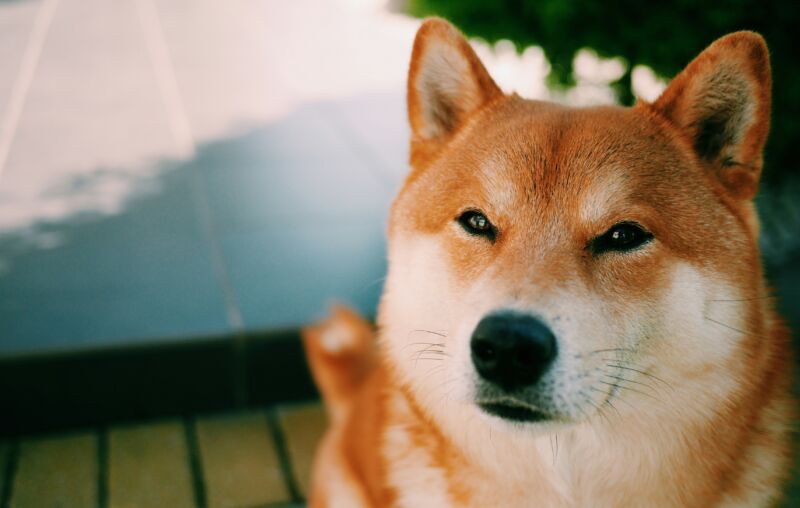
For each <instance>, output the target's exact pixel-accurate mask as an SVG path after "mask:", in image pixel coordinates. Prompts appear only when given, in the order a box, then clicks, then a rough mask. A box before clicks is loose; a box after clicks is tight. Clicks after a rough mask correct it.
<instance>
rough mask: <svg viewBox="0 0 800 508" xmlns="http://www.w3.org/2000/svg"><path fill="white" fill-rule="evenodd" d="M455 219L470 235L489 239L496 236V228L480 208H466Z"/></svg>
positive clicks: (492, 239)
mask: <svg viewBox="0 0 800 508" xmlns="http://www.w3.org/2000/svg"><path fill="white" fill-rule="evenodd" d="M457 221H458V223H459V224H460V225H461V227H462V228H464V231H466V232H467V233H469V234H471V235H475V236H483V237H485V238H488V239H489V240H491V241H494V239H495V237H496V236H497V229H495V227H494V225H493V224H492V223H491V222H490V221H489V219H488V217H486V215H484V213H483V212H481V211H480V210H467V211H466V212H464V213H462V214H461V216H460V217H459V218H458V219H457Z"/></svg>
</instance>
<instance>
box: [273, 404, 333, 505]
mask: <svg viewBox="0 0 800 508" xmlns="http://www.w3.org/2000/svg"><path fill="white" fill-rule="evenodd" d="M278 419H279V421H280V424H281V428H282V430H283V436H284V439H285V441H286V449H287V451H288V452H289V461H290V464H291V467H292V474H293V475H294V479H295V480H296V481H297V488H298V489H299V490H300V493H301V494H302V495H303V497H306V496H307V495H308V492H309V481H310V480H311V465H312V462H313V460H314V452H315V451H316V449H317V446H318V445H319V442H320V439H321V438H322V434H323V432H324V431H325V428H326V427H327V424H328V422H327V417H326V416H325V410H324V408H323V407H322V406H321V405H319V404H314V405H304V406H293V407H291V406H290V407H284V408H281V409H280V410H279V411H278Z"/></svg>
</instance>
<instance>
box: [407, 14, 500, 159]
mask: <svg viewBox="0 0 800 508" xmlns="http://www.w3.org/2000/svg"><path fill="white" fill-rule="evenodd" d="M502 95H503V94H502V92H501V91H500V88H499V87H498V86H497V85H496V84H495V82H494V81H493V80H492V78H491V76H489V73H488V72H487V71H486V68H485V67H484V66H483V64H482V63H481V61H480V59H479V58H478V56H477V55H476V54H475V51H474V50H473V49H472V47H471V46H470V45H469V43H468V42H467V40H466V39H464V37H463V36H462V35H461V34H460V33H459V31H458V30H457V29H456V28H455V27H453V25H451V24H450V23H448V22H447V21H445V20H443V19H439V18H430V19H427V20H425V22H424V23H423V24H422V26H421V27H420V29H419V31H417V36H416V39H415V40H414V50H413V52H412V55H411V65H410V68H409V73H408V118H409V122H410V123H411V135H412V137H411V164H412V166H415V167H417V166H420V165H422V164H423V162H424V160H425V159H428V158H430V157H431V156H432V155H433V154H434V153H436V152H437V151H438V150H439V149H440V148H441V146H442V145H443V144H444V143H445V142H446V141H447V140H448V139H449V138H450V137H451V136H452V135H453V134H454V133H455V132H456V131H457V130H458V129H459V128H460V127H461V126H462V125H463V124H464V123H465V122H466V120H467V119H468V118H469V117H470V116H471V115H472V114H474V113H475V112H477V111H478V110H479V109H481V108H482V107H483V106H484V105H486V104H487V103H489V102H491V101H492V100H494V99H495V98H497V97H501V96H502Z"/></svg>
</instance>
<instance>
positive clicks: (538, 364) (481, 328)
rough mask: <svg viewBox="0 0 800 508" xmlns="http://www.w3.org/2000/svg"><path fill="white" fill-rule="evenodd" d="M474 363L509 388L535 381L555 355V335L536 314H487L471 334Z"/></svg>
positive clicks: (487, 378)
mask: <svg viewBox="0 0 800 508" xmlns="http://www.w3.org/2000/svg"><path fill="white" fill-rule="evenodd" d="M471 349H472V363H473V364H475V369H477V371H478V373H479V374H480V375H481V377H483V378H484V379H485V380H487V381H490V382H492V383H495V384H497V385H499V386H500V387H502V388H503V389H505V390H507V391H512V390H514V389H517V388H522V387H525V386H530V385H532V384H534V383H536V382H537V381H538V380H539V378H540V377H542V375H543V374H544V373H545V371H547V369H548V367H550V364H551V363H552V362H553V360H554V359H555V357H556V353H557V346H556V338H555V336H554V335H553V332H551V331H550V328H548V327H547V325H545V324H544V323H542V322H541V321H540V320H538V319H536V318H535V317H533V316H526V315H524V314H517V313H511V312H503V313H497V314H491V315H489V316H486V317H485V318H483V319H482V320H481V322H480V323H478V326H477V327H476V328H475V331H474V332H473V333H472V342H471Z"/></svg>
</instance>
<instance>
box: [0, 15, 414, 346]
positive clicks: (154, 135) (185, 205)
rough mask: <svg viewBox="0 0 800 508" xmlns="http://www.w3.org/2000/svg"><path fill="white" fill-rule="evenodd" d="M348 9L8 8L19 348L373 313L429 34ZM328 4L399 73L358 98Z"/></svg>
mask: <svg viewBox="0 0 800 508" xmlns="http://www.w3.org/2000/svg"><path fill="white" fill-rule="evenodd" d="M329 4H330V2H324V1H319V0H304V1H302V2H292V3H287V2H278V1H274V0H273V1H270V0H264V1H260V2H248V1H245V0H236V1H232V2H215V1H213V0H197V1H194V0H193V1H188V0H181V1H172V0H135V1H131V2H121V3H120V2H113V3H109V2H105V1H101V0H13V1H9V2H0V337H2V339H0V354H16V353H23V352H30V351H42V350H59V349H73V348H81V347H89V346H97V345H108V344H119V343H125V342H128V341H136V340H148V341H149V340H158V339H161V338H174V337H182V336H185V337H196V336H198V335H207V334H220V333H229V332H231V331H235V330H241V329H254V328H268V327H278V326H280V327H283V326H289V325H297V324H300V323H303V322H306V321H308V320H309V319H311V318H313V317H314V316H315V315H317V314H319V313H321V312H323V311H324V308H325V306H326V304H327V303H328V302H329V301H331V300H334V299H338V300H343V301H346V302H349V303H351V304H352V305H354V306H355V307H357V308H359V309H360V310H361V311H362V312H363V313H365V314H367V315H370V314H372V313H373V312H374V309H375V305H376V301H377V297H378V294H379V292H380V288H381V278H382V276H383V273H384V270H385V262H384V247H383V228H384V221H385V215H386V211H387V208H388V204H389V202H390V199H391V196H392V194H393V192H394V190H395V188H396V186H397V184H398V182H399V181H400V179H401V177H402V175H403V173H404V171H405V161H406V157H407V155H406V145H407V136H408V134H407V130H406V126H405V116H404V110H403V94H402V88H403V82H402V74H403V73H404V72H405V66H406V64H407V61H406V60H405V59H406V58H407V55H405V53H407V50H408V48H409V47H410V39H409V38H410V36H411V35H413V26H412V27H410V28H408V27H406V25H405V24H404V23H408V21H403V20H401V19H399V17H398V18H397V19H394V18H392V20H390V21H386V20H385V19H384V20H383V21H381V19H383V18H380V16H383V15H379V14H365V13H356V14H358V16H356V14H354V13H353V12H347V11H341V12H340V11H337V10H335V9H333V8H332V7H331V6H330V5H329ZM309 8H314V9H315V10H316V11H325V12H327V13H328V14H329V15H330V16H340V17H341V22H336V23H331V25H332V26H334V27H340V28H336V29H331V30H334V31H335V30H339V31H344V30H347V29H348V26H350V25H348V23H350V24H352V23H353V21H352V19H359V20H362V21H359V22H361V23H365V24H366V25H365V26H373V25H375V26H374V27H373V29H372V31H373V32H375V31H377V30H380V29H381V27H382V26H383V25H380V23H384V25H385V26H389V28H390V29H386V30H384V32H386V34H388V35H383V39H381V38H380V36H378V37H376V38H373V39H372V40H371V41H370V43H371V44H372V45H376V46H380V44H383V45H384V46H386V47H390V48H392V49H393V53H392V55H394V56H392V58H394V59H395V60H396V62H395V63H394V64H393V66H392V68H395V67H396V72H394V73H389V74H390V75H387V76H388V77H385V78H383V77H381V78H380V79H383V81H384V82H385V83H383V84H381V83H379V82H378V81H379V80H377V78H376V79H373V80H372V81H373V82H374V83H373V85H374V86H373V88H374V90H373V91H370V90H363V89H362V90H355V91H354V92H353V93H352V95H351V96H348V95H347V94H346V93H344V92H342V91H343V90H345V91H346V90H347V88H346V87H345V85H347V83H345V82H343V81H342V80H343V79H344V78H343V77H342V76H337V75H329V74H330V73H328V71H327V70H326V69H325V68H324V64H325V60H324V58H327V59H328V60H332V59H335V58H334V57H336V55H339V56H338V58H339V59H340V60H343V61H352V62H353V64H352V65H354V66H356V65H357V66H358V69H355V68H354V69H351V70H348V69H344V70H343V74H347V73H348V72H352V73H355V72H362V73H363V72H366V71H364V70H363V67H364V66H363V65H362V63H363V62H362V61H361V60H363V59H364V58H366V56H363V55H361V53H363V52H364V51H368V50H370V48H368V47H367V48H362V49H358V50H353V51H354V54H353V55H351V56H350V58H349V59H348V58H347V57H348V55H347V54H346V52H345V51H344V50H343V49H342V48H344V49H346V48H349V47H351V46H352V43H351V42H348V39H347V37H345V36H344V35H342V33H344V32H342V33H338V32H337V33H331V34H328V32H324V33H323V32H320V33H322V35H321V37H323V39H324V37H325V36H329V41H326V40H323V39H320V40H310V39H309V38H308V34H309V30H319V27H315V26H310V27H305V29H304V26H305V25H308V23H305V24H303V23H301V21H303V19H305V18H304V16H303V14H302V13H303V12H306V11H308V9H309ZM359 16H360V17H359ZM370 16H372V18H370ZM362 18H363V19H362ZM373 18H374V19H373ZM387 23H388V25H387ZM311 24H312V25H314V23H311ZM395 26H400V27H401V28H402V29H396V28H392V27H395ZM304 30H305V31H304ZM326 34H328V35H326ZM334 36H335V37H334ZM337 44H338V45H339V46H341V47H342V48H339V47H337ZM347 44H350V46H347ZM327 46H331V47H327ZM325 51H327V52H334V51H336V52H337V53H335V54H330V55H324V54H321V55H318V53H320V52H322V53H325ZM401 55H403V56H402V57H401ZM359 69H361V70H359ZM326 73H327V74H326ZM326 75H329V77H328V78H326V79H327V82H328V84H329V86H330V87H331V88H332V89H335V90H338V92H337V93H331V94H327V95H326V94H325V93H324V92H325V90H326V86H325V85H326V83H325V81H326V79H320V76H323V77H324V76H326ZM307 77H308V78H313V79H306V80H304V78H307ZM345 77H346V76H345ZM376 80H377V81H376ZM350 81H352V82H353V83H359V82H363V81H366V78H364V77H359V76H353V77H352V79H351V80H350ZM376 83H377V84H376Z"/></svg>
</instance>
